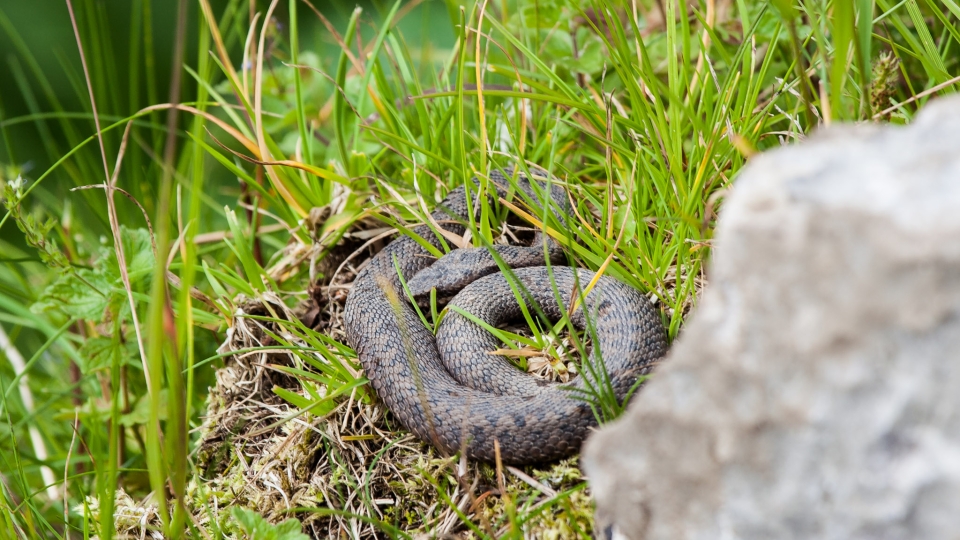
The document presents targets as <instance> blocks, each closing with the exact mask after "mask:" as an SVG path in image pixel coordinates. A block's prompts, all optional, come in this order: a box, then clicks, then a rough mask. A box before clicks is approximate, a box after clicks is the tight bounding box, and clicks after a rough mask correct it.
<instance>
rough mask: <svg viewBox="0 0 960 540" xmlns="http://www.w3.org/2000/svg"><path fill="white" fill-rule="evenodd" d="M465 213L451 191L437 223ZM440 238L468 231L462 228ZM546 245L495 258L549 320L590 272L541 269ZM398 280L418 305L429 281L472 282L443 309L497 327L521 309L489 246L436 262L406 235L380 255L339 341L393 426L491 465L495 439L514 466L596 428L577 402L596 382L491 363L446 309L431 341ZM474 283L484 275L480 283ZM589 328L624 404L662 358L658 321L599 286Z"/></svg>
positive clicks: (582, 309)
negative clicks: (554, 378) (548, 378)
mask: <svg viewBox="0 0 960 540" xmlns="http://www.w3.org/2000/svg"><path fill="white" fill-rule="evenodd" d="M490 180H491V181H492V183H493V184H494V185H495V186H496V190H497V192H498V194H499V195H500V196H505V195H506V186H507V185H508V182H507V180H506V179H505V178H504V177H503V176H502V175H501V174H499V173H497V172H494V173H492V174H491V175H490ZM517 186H518V187H519V188H520V190H521V191H523V192H525V193H526V195H528V196H533V197H534V198H535V197H536V195H537V194H538V193H540V192H542V191H543V190H542V189H540V188H542V185H541V184H540V183H539V182H535V181H534V182H531V181H530V180H528V179H527V178H526V177H524V176H522V175H521V176H520V179H519V181H518V183H517ZM548 197H549V198H552V199H553V202H554V203H555V204H554V205H551V206H554V207H557V208H560V209H564V208H566V207H567V205H566V196H565V192H564V191H563V190H562V189H561V188H559V187H555V188H554V189H553V190H552V191H551V192H550V193H549V196H548ZM546 198H547V196H544V197H543V198H542V199H541V200H546ZM473 206H474V208H475V207H476V206H477V205H476V204H474V205H473ZM467 212H468V204H467V199H466V191H465V190H464V188H463V187H461V188H458V189H455V190H453V191H451V192H450V194H449V195H448V196H447V198H446V199H444V201H443V202H441V203H440V205H439V207H438V210H437V211H436V212H434V214H433V217H434V219H436V220H437V221H441V220H443V221H451V220H452V221H459V222H465V221H467V219H468V213H467ZM444 228H445V229H447V230H449V231H451V232H453V233H455V234H463V232H464V226H463V225H459V224H454V225H446V224H445V225H444ZM414 233H416V234H417V235H419V236H420V237H421V238H422V239H424V240H426V241H427V242H429V243H430V244H432V245H433V246H435V247H439V246H440V245H441V241H440V240H439V239H438V238H437V237H436V235H435V234H434V233H433V232H432V231H431V230H430V228H429V227H428V226H425V225H424V226H419V227H416V228H414ZM538 240H539V241H538ZM543 240H544V239H543V237H542V236H540V235H539V234H538V235H537V237H536V238H535V240H534V242H533V244H532V245H531V247H529V248H524V247H502V248H498V253H499V254H500V255H501V258H502V259H503V260H505V261H506V262H507V264H508V265H509V266H511V267H513V268H515V270H514V271H513V274H514V276H515V278H516V281H518V282H519V284H521V285H522V288H524V289H526V291H528V294H529V296H528V297H527V298H528V299H531V300H532V301H534V302H536V303H537V304H539V306H540V307H541V309H542V311H543V313H544V314H545V315H546V316H547V317H548V318H549V319H551V320H553V321H555V320H557V319H559V318H560V317H561V315H562V314H564V313H566V312H567V309H568V306H567V305H560V304H558V301H557V298H560V299H562V302H563V303H564V304H565V303H567V302H570V301H571V300H572V299H573V298H575V297H576V295H573V294H572V293H573V292H574V291H578V290H582V289H583V288H584V287H586V284H587V283H589V282H590V280H591V279H592V278H593V277H594V274H593V272H591V271H589V270H585V269H574V268H570V267H566V266H550V267H549V268H548V267H546V266H542V265H543V264H544V248H543V245H542V244H541V242H542V241H543ZM546 245H547V246H548V252H549V255H550V259H551V260H553V261H554V262H556V261H557V260H559V259H562V255H563V252H562V250H560V248H559V246H558V245H556V243H555V242H552V241H549V240H548V241H546ZM460 252H462V253H460ZM434 261H439V262H436V263H434ZM532 265H539V266H532ZM524 266H526V267H525V268H520V267H524ZM398 270H399V272H400V274H401V275H402V276H403V277H404V279H405V280H407V281H408V282H409V285H408V287H409V289H411V290H413V293H414V294H415V295H422V294H423V293H424V292H427V291H429V287H430V286H431V283H432V282H435V281H440V282H442V283H443V284H442V285H441V287H440V288H444V287H446V288H448V289H449V288H459V287H460V286H461V285H462V283H461V282H463V281H465V280H470V279H474V281H472V283H470V284H468V285H466V286H465V287H463V288H462V289H461V290H460V292H459V293H457V294H456V296H455V297H454V298H453V299H452V300H451V302H450V305H453V306H458V307H459V308H460V309H462V310H464V311H466V312H468V313H471V314H473V315H474V316H476V317H479V318H480V319H481V320H484V321H486V322H487V323H488V324H490V325H492V326H494V327H495V326H496V325H497V324H500V323H503V322H508V321H510V320H516V319H518V318H519V317H520V316H521V310H520V306H519V305H518V303H517V301H516V298H515V296H514V292H513V289H512V288H511V286H510V283H509V282H508V280H507V277H506V276H504V275H503V274H502V273H499V272H496V270H497V265H496V263H495V261H494V259H493V258H492V257H491V256H490V255H489V252H488V251H487V250H486V248H471V249H457V250H453V251H451V252H450V254H448V255H446V256H444V257H442V258H440V259H435V258H434V257H433V256H431V255H430V253H429V252H428V251H427V250H426V249H425V248H424V247H422V246H421V245H420V244H418V243H417V242H416V241H415V240H414V239H413V238H411V237H410V236H400V237H399V238H397V239H396V240H394V241H393V242H391V243H390V244H389V245H387V246H386V247H385V248H384V249H383V250H382V251H380V252H379V253H378V254H377V255H375V256H374V257H373V258H372V259H371V260H370V261H369V263H368V265H367V266H366V267H365V268H364V269H363V270H362V271H361V272H360V274H359V275H358V276H357V278H356V280H355V281H354V284H353V287H352V289H351V291H350V294H349V296H348V298H347V303H346V308H345V312H344V319H345V323H346V333H347V338H348V341H349V342H350V345H351V346H353V347H354V349H355V350H356V352H357V354H358V356H359V359H360V362H361V364H362V365H363V368H364V371H365V373H366V375H367V377H368V378H369V380H370V382H371V384H372V386H373V388H374V390H375V391H376V392H377V394H378V395H379V396H380V398H381V399H382V400H383V402H384V403H385V404H386V405H387V407H389V409H390V410H391V411H392V412H393V413H394V415H395V416H396V417H397V418H398V419H399V420H400V422H401V423H402V424H403V425H404V426H405V427H406V428H407V429H409V430H410V431H412V432H413V433H414V434H416V435H417V436H418V437H419V438H421V439H422V440H424V441H427V442H429V443H432V444H433V445H435V446H437V447H438V448H441V449H442V450H444V451H446V452H450V453H455V452H457V451H460V450H465V451H466V453H467V454H468V455H469V456H470V457H471V458H473V459H479V460H483V461H488V462H489V461H494V459H495V453H496V452H495V441H497V442H499V448H500V456H501V459H502V460H503V461H504V462H506V463H513V464H525V463H537V462H548V461H554V460H557V459H561V458H563V457H566V456H569V455H571V454H573V453H575V452H577V451H578V450H579V448H580V445H581V444H582V442H583V440H584V438H585V437H586V435H587V433H588V431H589V429H590V428H591V427H592V426H595V425H596V419H595V416H594V413H593V411H592V410H591V407H590V405H589V404H588V403H587V402H585V401H583V400H582V399H577V397H575V393H576V392H577V390H581V391H582V390H584V389H587V388H589V387H590V386H596V385H598V384H601V383H602V380H601V378H600V377H597V376H594V375H592V374H591V373H590V370H585V369H581V374H580V376H579V377H577V378H576V379H575V380H574V381H573V382H571V383H567V384H556V383H546V382H545V381H542V380H539V379H536V378H534V377H532V376H530V375H527V374H525V373H522V372H521V371H520V370H518V369H517V368H515V367H513V366H512V365H511V364H509V362H508V361H507V360H505V359H503V358H502V357H499V356H493V355H490V354H488V351H492V350H494V349H497V348H498V347H499V342H498V340H497V339H496V338H495V337H494V336H493V335H491V334H490V333H488V332H486V331H485V330H484V329H483V328H481V327H480V326H479V325H477V324H476V323H474V322H472V321H471V320H469V319H468V318H467V317H464V316H462V315H460V314H459V313H457V312H456V311H455V310H453V309H451V310H449V312H448V314H447V315H446V317H444V319H443V321H442V322H441V325H440V328H439V330H438V332H437V335H436V336H434V334H433V333H432V331H431V330H430V329H428V328H427V327H426V326H425V325H424V324H423V322H422V321H421V319H420V316H419V315H418V313H417V311H416V309H415V308H414V306H413V305H412V304H411V303H410V302H409V301H407V296H406V295H405V293H404V290H403V288H402V284H401V281H400V277H399V276H398ZM483 274H486V275H483ZM465 275H469V277H466V278H465V277H464V276H465ZM478 275H483V277H480V278H479V279H476V278H477V276H478ZM451 283H452V284H453V285H450V284H451ZM515 283H516V282H515ZM554 286H555V287H556V289H554ZM441 292H446V293H449V292H452V291H441ZM557 292H558V293H559V294H556V293H557ZM588 319H589V321H590V328H591V329H592V335H593V337H594V341H593V346H592V347H591V352H590V353H589V354H590V355H591V357H592V358H593V359H594V360H598V361H599V358H600V357H601V356H602V362H603V364H604V365H605V366H606V368H605V369H606V372H607V373H608V374H609V382H610V384H611V386H612V388H613V390H614V393H615V395H616V396H617V399H618V400H623V399H625V397H626V396H627V394H628V393H629V391H630V389H631V388H632V387H634V385H635V383H636V381H637V380H638V377H640V376H641V375H644V374H646V373H648V372H649V371H650V370H652V368H653V363H654V362H655V361H656V360H658V359H659V358H660V357H662V356H663V354H664V353H665V351H666V337H665V332H664V329H663V326H662V324H661V322H660V317H659V315H658V314H657V313H656V311H655V310H654V308H653V306H652V305H651V304H650V303H649V302H648V301H647V299H646V298H645V297H644V296H643V295H641V294H640V293H639V292H638V291H636V290H635V289H633V288H632V287H629V286H627V285H625V284H623V283H621V282H619V281H617V280H615V279H613V278H609V277H606V276H603V277H601V279H600V280H599V281H598V282H597V284H596V285H595V286H594V288H593V289H592V290H591V291H590V292H589V294H588V295H587V296H586V299H585V300H584V301H583V302H581V304H580V306H579V307H578V308H577V309H576V310H575V312H574V313H573V314H572V316H571V322H572V323H573V324H574V326H575V327H577V328H579V329H584V328H587V320H588ZM587 361H593V360H587V359H585V360H584V362H585V363H586V362H587ZM595 365H596V363H595Z"/></svg>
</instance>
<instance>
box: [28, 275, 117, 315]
mask: <svg viewBox="0 0 960 540" xmlns="http://www.w3.org/2000/svg"><path fill="white" fill-rule="evenodd" d="M111 289H112V287H111V284H110V282H109V281H108V280H107V279H106V278H105V277H104V276H103V275H102V274H100V273H98V272H95V271H93V270H80V271H78V272H71V273H66V274H62V275H61V276H60V277H59V278H57V280H56V281H54V282H53V283H52V284H50V285H49V286H48V287H47V288H46V289H44V291H43V293H42V294H41V295H40V298H39V299H38V300H37V302H36V303H35V304H33V305H32V306H31V307H30V310H31V311H33V312H34V313H42V312H44V311H49V310H52V309H58V308H59V309H60V310H62V311H63V312H64V313H66V314H67V315H69V316H70V317H76V318H78V319H87V320H90V321H101V320H103V319H104V317H105V313H106V311H107V308H108V307H109V306H110V296H111V295H110V291H111Z"/></svg>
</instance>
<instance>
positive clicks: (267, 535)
mask: <svg viewBox="0 0 960 540" xmlns="http://www.w3.org/2000/svg"><path fill="white" fill-rule="evenodd" d="M230 513H231V515H232V516H233V519H234V520H236V522H237V525H239V527H240V530H241V531H242V532H243V536H242V538H246V539H248V540H310V537H309V536H307V535H305V534H303V533H302V532H301V525H300V521H299V520H297V519H294V518H290V519H287V520H284V521H283V522H281V523H279V524H277V525H271V524H270V523H268V522H267V520H265V519H263V516H261V515H260V514H258V513H256V512H254V511H253V510H248V509H246V508H241V507H239V506H234V507H233V508H232V509H231V510H230Z"/></svg>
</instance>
